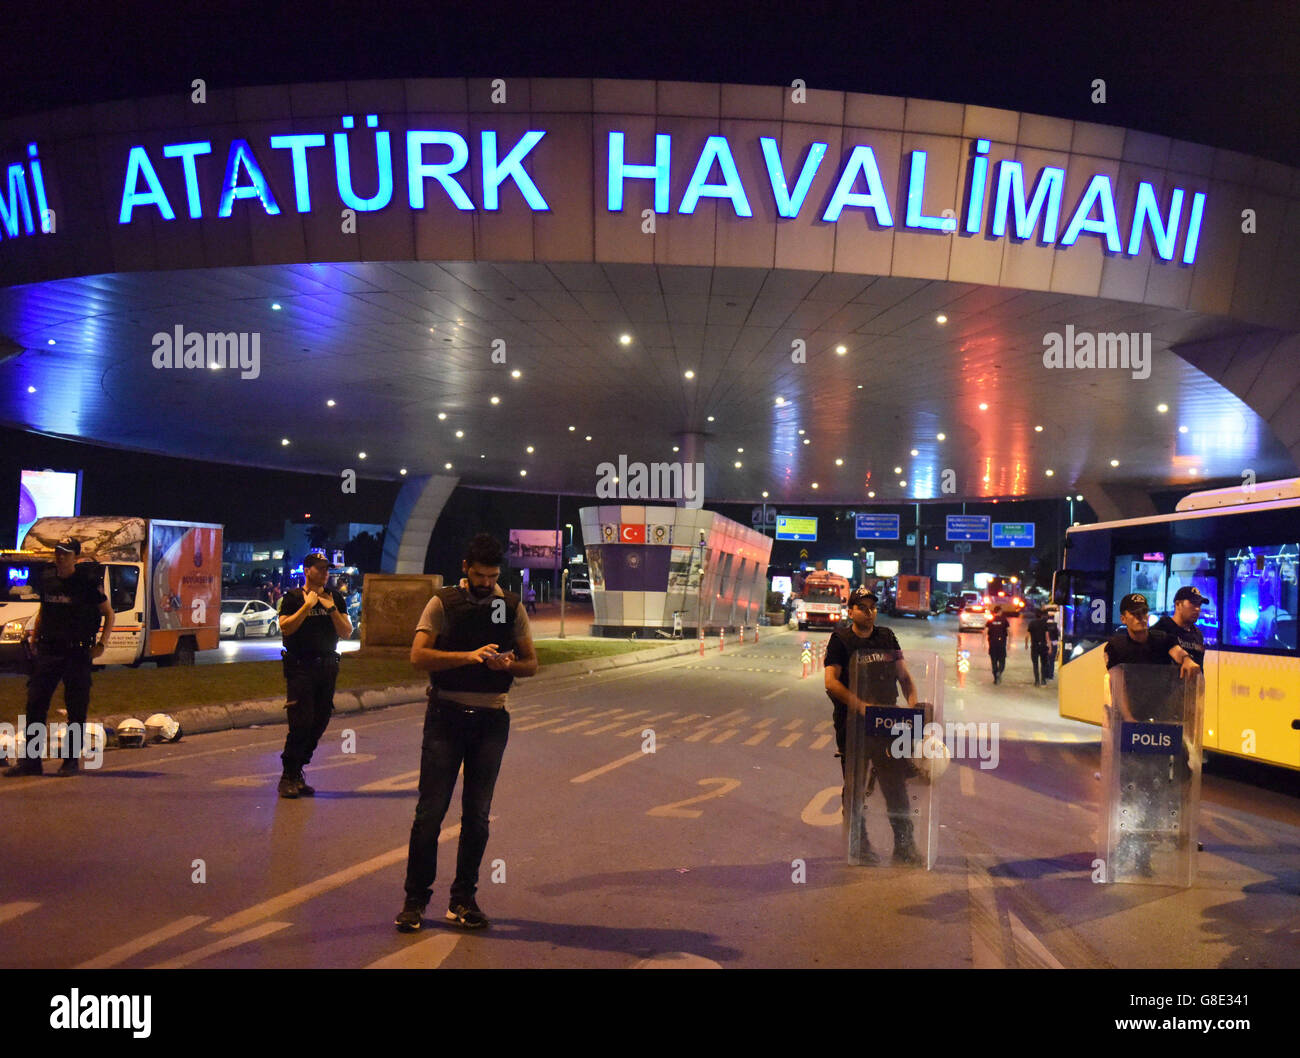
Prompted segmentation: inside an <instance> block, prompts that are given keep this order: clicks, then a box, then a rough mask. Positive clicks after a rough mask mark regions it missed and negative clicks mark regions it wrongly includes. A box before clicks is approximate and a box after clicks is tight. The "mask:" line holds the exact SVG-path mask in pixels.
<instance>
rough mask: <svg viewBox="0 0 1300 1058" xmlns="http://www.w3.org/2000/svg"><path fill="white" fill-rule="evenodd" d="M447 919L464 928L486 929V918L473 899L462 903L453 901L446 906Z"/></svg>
mask: <svg viewBox="0 0 1300 1058" xmlns="http://www.w3.org/2000/svg"><path fill="white" fill-rule="evenodd" d="M447 921H448V922H454V923H456V925H458V926H461V927H463V928H464V929H487V927H488V918H487V915H485V914H483V912H482V911H480V910H479V908H478V904H476V903H474V901H473V899H470V900H467V901H466V902H464V903H460V902H457V901H453V902H452V904H451V906H450V907H449V908H447Z"/></svg>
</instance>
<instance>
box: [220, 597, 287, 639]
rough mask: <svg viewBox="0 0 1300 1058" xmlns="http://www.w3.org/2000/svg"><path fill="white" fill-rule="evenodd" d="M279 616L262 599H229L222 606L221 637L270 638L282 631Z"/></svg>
mask: <svg viewBox="0 0 1300 1058" xmlns="http://www.w3.org/2000/svg"><path fill="white" fill-rule="evenodd" d="M279 616H280V615H279V614H277V613H276V612H275V610H274V609H272V608H271V607H270V606H267V605H266V603H264V602H262V601H261V600H260V599H248V600H244V599H227V600H226V601H225V602H223V603H222V604H221V635H222V636H223V637H226V636H234V637H235V638H236V639H243V638H244V637H245V636H250V635H263V636H267V637H270V636H273V635H275V634H276V632H278V631H279V630H280V620H279Z"/></svg>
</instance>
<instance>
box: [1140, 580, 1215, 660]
mask: <svg viewBox="0 0 1300 1058" xmlns="http://www.w3.org/2000/svg"><path fill="white" fill-rule="evenodd" d="M1206 601H1207V600H1206V598H1205V596H1204V595H1202V594H1201V593H1200V592H1199V591H1197V590H1196V589H1195V588H1192V587H1187V588H1179V589H1178V591H1177V592H1175V593H1174V612H1173V615H1172V616H1171V615H1169V614H1165V616H1164V617H1162V618H1160V620H1159V621H1157V622H1156V623H1155V625H1154V626H1153V627H1154V628H1155V629H1156V630H1157V631H1160V632H1168V633H1169V634H1170V635H1171V636H1173V637H1174V639H1176V640H1177V641H1178V645H1179V646H1180V647H1182V648H1183V650H1185V651H1186V652H1187V654H1188V656H1189V657H1191V659H1192V660H1193V661H1194V662H1196V664H1198V665H1200V666H1202V667H1204V665H1205V636H1204V635H1202V634H1201V630H1200V629H1199V628H1198V627H1197V626H1196V622H1197V621H1198V620H1200V617H1201V606H1202V605H1204V603H1205V602H1206Z"/></svg>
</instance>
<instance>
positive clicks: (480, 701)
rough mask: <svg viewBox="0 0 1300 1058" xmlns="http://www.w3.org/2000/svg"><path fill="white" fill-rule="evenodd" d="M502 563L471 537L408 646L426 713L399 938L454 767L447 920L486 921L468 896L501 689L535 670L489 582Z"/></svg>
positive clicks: (502, 707) (521, 621) (431, 866)
mask: <svg viewBox="0 0 1300 1058" xmlns="http://www.w3.org/2000/svg"><path fill="white" fill-rule="evenodd" d="M501 559H502V548H501V545H500V543H498V542H497V541H496V540H495V539H493V538H492V537H491V536H489V535H488V534H487V533H480V534H479V535H478V536H476V537H474V539H473V540H471V541H470V544H469V548H468V549H467V550H466V552H465V560H464V562H463V563H462V564H461V566H462V569H463V570H464V572H465V579H464V580H462V581H461V582H460V584H459V585H458V586H457V587H454V588H441V589H439V590H438V591H437V592H436V593H435V594H434V596H433V598H432V599H430V600H429V604H428V605H427V606H426V607H425V608H424V613H423V614H421V615H420V623H419V624H418V625H417V626H416V633H415V641H414V642H413V643H412V644H411V664H412V665H414V666H415V667H416V668H417V669H423V670H425V671H426V672H428V673H429V708H428V711H427V712H426V713H425V717H424V737H423V740H422V743H421V749H420V800H419V802H418V803H417V805H416V807H415V822H414V823H413V824H412V826H411V845H410V850H409V853H408V855H407V861H406V901H405V903H404V904H403V906H402V910H401V911H400V912H399V913H398V915H397V918H396V919H394V923H393V924H394V925H395V926H396V927H397V929H398V931H399V932H402V933H414V932H415V931H416V930H418V929H419V928H420V927H421V925H422V924H423V913H424V909H425V906H426V905H427V904H428V903H429V898H430V897H431V896H432V895H433V881H434V877H435V875H436V873H437V869H438V835H439V833H440V832H441V830H442V820H443V817H444V816H446V814H447V808H448V807H449V806H450V804H451V795H452V792H453V791H454V790H455V787H456V774H457V772H458V771H459V770H460V768H461V765H462V764H463V765H464V768H465V785H464V788H463V790H462V793H461V830H460V845H459V847H458V849H457V852H456V878H455V880H454V881H453V882H452V883H451V899H450V902H449V904H448V907H447V916H446V917H447V919H448V921H450V922H454V923H456V924H457V925H459V926H462V927H464V928H465V929H483V928H484V927H485V926H487V924H488V920H487V916H486V915H484V914H483V912H482V911H481V910H480V909H479V906H478V904H477V903H476V902H475V899H474V894H475V893H476V892H477V891H478V873H479V865H480V864H481V863H482V862H483V852H484V850H485V849H486V848H487V840H488V813H489V811H490V810H491V808H492V793H493V790H494V789H495V788H496V781H497V773H498V772H499V771H500V769H501V758H502V756H503V755H504V753H505V750H506V739H507V738H508V737H509V734H510V714H509V713H508V712H506V698H507V692H508V691H509V690H510V685H511V683H512V682H513V681H514V678H515V677H516V676H532V675H533V674H534V673H536V672H537V655H536V654H535V653H534V652H533V640H532V633H531V632H530V631H529V627H528V614H527V613H526V612H525V610H524V607H523V606H522V605H521V603H520V601H519V596H518V595H515V594H513V593H511V592H507V591H503V590H502V589H501V586H500V585H499V584H497V580H498V578H499V577H500V576H501Z"/></svg>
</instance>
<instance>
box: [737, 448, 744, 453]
mask: <svg viewBox="0 0 1300 1058" xmlns="http://www.w3.org/2000/svg"><path fill="white" fill-rule="evenodd" d="M736 451H737V452H741V453H743V452H744V451H745V450H744V449H743V448H737V449H736Z"/></svg>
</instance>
